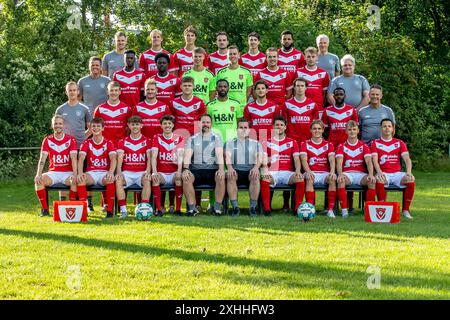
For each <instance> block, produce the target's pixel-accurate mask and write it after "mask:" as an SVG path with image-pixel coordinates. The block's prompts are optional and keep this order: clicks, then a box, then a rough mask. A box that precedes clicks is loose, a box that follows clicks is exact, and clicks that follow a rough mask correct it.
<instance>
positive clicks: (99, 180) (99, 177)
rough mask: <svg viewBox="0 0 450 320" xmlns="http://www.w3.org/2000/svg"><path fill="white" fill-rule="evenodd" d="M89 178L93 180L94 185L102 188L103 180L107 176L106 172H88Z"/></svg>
mask: <svg viewBox="0 0 450 320" xmlns="http://www.w3.org/2000/svg"><path fill="white" fill-rule="evenodd" d="M86 173H89V175H90V176H91V178H92V179H93V180H94V185H98V186H103V178H104V177H105V176H106V175H107V174H108V171H104V170H102V171H100V170H99V171H89V172H86Z"/></svg>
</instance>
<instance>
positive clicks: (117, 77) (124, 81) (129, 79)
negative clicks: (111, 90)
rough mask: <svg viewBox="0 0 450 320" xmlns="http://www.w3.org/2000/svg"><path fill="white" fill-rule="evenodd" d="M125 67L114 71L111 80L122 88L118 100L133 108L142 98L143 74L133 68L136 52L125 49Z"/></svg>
mask: <svg viewBox="0 0 450 320" xmlns="http://www.w3.org/2000/svg"><path fill="white" fill-rule="evenodd" d="M124 59H125V65H126V66H125V68H123V69H122V70H119V71H116V72H115V73H114V75H113V80H114V81H117V82H118V83H119V84H120V87H121V88H122V91H121V95H120V100H121V101H123V102H125V103H126V104H127V105H129V106H130V107H132V108H134V107H135V106H136V105H137V104H138V103H139V101H142V100H144V83H145V74H144V73H143V72H142V71H140V70H138V69H136V68H135V64H136V52H134V51H133V50H127V51H125V57H124Z"/></svg>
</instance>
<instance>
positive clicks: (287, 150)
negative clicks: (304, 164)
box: [262, 137, 300, 171]
mask: <svg viewBox="0 0 450 320" xmlns="http://www.w3.org/2000/svg"><path fill="white" fill-rule="evenodd" d="M262 146H263V150H264V152H265V153H266V154H267V156H268V159H269V171H295V165H294V156H298V155H299V153H300V149H299V146H298V143H297V141H295V140H294V139H291V138H288V137H284V139H283V140H281V141H278V140H276V139H275V138H273V137H272V139H269V140H268V141H264V142H263V145H262Z"/></svg>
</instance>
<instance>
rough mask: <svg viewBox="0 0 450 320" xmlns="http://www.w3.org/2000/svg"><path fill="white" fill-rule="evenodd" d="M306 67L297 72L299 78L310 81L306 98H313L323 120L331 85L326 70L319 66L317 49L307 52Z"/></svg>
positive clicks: (309, 49) (307, 50)
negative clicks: (328, 90)
mask: <svg viewBox="0 0 450 320" xmlns="http://www.w3.org/2000/svg"><path fill="white" fill-rule="evenodd" d="M305 57H306V66H304V67H303V68H300V69H298V70H297V72H296V76H297V77H298V78H304V79H306V80H307V81H308V88H307V89H306V96H307V97H308V98H311V99H312V100H313V101H314V102H315V103H316V106H317V107H318V108H319V118H320V119H322V113H323V110H324V108H325V102H326V97H327V89H328V85H329V84H330V78H329V76H328V73H327V71H326V70H324V69H322V68H319V67H318V66H317V49H316V48H313V47H309V48H307V49H306V50H305Z"/></svg>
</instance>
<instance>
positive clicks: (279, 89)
mask: <svg viewBox="0 0 450 320" xmlns="http://www.w3.org/2000/svg"><path fill="white" fill-rule="evenodd" d="M258 80H264V81H265V82H266V83H267V84H268V86H269V90H268V92H267V99H270V100H272V101H273V102H275V103H276V104H278V105H279V106H282V105H283V104H284V102H285V99H286V94H287V91H288V90H291V89H292V73H290V72H288V71H286V70H283V69H281V68H277V70H275V71H271V70H269V69H268V68H265V69H263V70H261V71H260V72H259V73H258V74H257V75H256V76H255V77H254V82H255V83H256V81H258Z"/></svg>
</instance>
